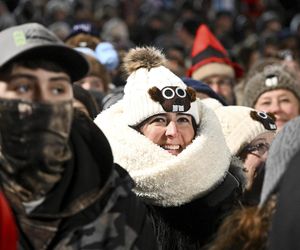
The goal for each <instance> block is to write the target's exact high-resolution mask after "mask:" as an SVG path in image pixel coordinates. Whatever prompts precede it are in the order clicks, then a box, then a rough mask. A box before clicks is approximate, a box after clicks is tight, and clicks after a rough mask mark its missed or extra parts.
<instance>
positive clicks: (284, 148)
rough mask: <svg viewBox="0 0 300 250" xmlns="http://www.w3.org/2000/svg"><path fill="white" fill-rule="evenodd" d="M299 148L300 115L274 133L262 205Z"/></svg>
mask: <svg viewBox="0 0 300 250" xmlns="http://www.w3.org/2000/svg"><path fill="white" fill-rule="evenodd" d="M299 149H300V117H297V118H294V119H293V120H290V121H289V122H288V123H286V125H285V126H284V127H283V128H282V130H281V131H279V132H278V134H277V135H276V137H275V139H274V141H273V143H272V145H271V147H270V150H269V154H268V158H267V161H266V173H265V177H264V183H263V188H262V192H261V196H260V206H263V205H264V204H265V202H266V201H267V200H268V198H269V197H270V195H271V194H272V193H274V192H277V188H278V186H279V183H280V181H281V178H282V176H283V174H284V172H285V171H286V168H287V166H288V164H289V162H290V160H291V159H292V158H293V156H294V155H295V154H296V153H297V152H298V150H299Z"/></svg>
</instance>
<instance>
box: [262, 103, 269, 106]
mask: <svg viewBox="0 0 300 250" xmlns="http://www.w3.org/2000/svg"><path fill="white" fill-rule="evenodd" d="M261 105H263V106H269V105H271V102H262V103H261Z"/></svg>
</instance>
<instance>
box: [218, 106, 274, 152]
mask: <svg viewBox="0 0 300 250" xmlns="http://www.w3.org/2000/svg"><path fill="white" fill-rule="evenodd" d="M215 113H216V115H217V116H218V118H219V120H220V123H221V126H222V130H223V133H224V135H225V139H226V142H227V145H228V147H229V149H230V151H231V154H232V155H238V154H239V153H240V151H241V150H242V149H243V148H244V147H245V146H246V145H247V144H249V143H250V142H251V141H252V140H253V139H254V138H255V137H257V136H258V135H260V134H262V133H264V132H270V131H273V132H275V131H276V125H275V121H274V118H273V117H272V116H270V114H269V113H265V112H260V111H256V110H255V109H252V108H249V107H244V106H220V107H219V108H217V109H215Z"/></svg>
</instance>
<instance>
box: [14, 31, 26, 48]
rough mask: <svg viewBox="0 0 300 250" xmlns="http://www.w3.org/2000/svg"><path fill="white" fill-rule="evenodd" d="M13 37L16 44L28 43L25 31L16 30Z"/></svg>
mask: <svg viewBox="0 0 300 250" xmlns="http://www.w3.org/2000/svg"><path fill="white" fill-rule="evenodd" d="M13 38H14V41H15V45H16V46H22V45H25V44H26V37H25V34H24V32H23V31H15V32H14V33H13Z"/></svg>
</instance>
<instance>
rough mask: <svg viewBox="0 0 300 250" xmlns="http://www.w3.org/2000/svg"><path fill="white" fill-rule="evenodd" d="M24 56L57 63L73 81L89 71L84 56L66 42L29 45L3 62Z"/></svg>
mask: <svg viewBox="0 0 300 250" xmlns="http://www.w3.org/2000/svg"><path fill="white" fill-rule="evenodd" d="M23 56H26V57H27V56H30V57H32V58H45V59H46V60H49V61H52V62H55V63H57V64H58V65H60V66H61V67H62V68H63V69H64V70H65V71H66V73H67V74H68V75H69V76H70V78H71V81H72V82H74V81H77V80H80V79H82V78H83V77H84V76H85V75H86V74H87V73H88V71H89V64H88V62H87V60H86V59H85V58H84V56H83V55H81V54H80V53H79V52H77V51H75V50H74V49H73V48H69V47H67V46H66V45H64V44H62V45H59V44H56V45H53V44H51V45H49V44H45V45H40V46H33V47H32V48H28V47H27V48H26V49H24V51H21V52H20V51H18V53H16V54H15V55H11V56H10V58H9V60H7V61H6V62H3V61H2V63H1V64H2V65H5V64H7V63H9V62H11V61H12V60H15V59H17V58H19V57H23Z"/></svg>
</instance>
